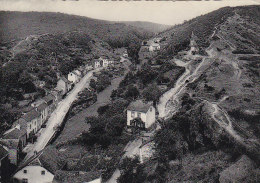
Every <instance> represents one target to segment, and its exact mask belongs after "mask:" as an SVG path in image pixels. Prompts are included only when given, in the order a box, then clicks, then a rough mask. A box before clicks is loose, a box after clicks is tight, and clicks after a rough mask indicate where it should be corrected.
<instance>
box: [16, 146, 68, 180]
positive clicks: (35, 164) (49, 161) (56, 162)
mask: <svg viewBox="0 0 260 183" xmlns="http://www.w3.org/2000/svg"><path fill="white" fill-rule="evenodd" d="M62 158H63V155H62V154H61V153H59V152H58V150H57V149H55V148H54V147H50V146H48V147H47V148H45V149H44V150H43V151H41V152H39V153H38V155H37V156H36V157H35V158H34V159H32V160H31V161H30V162H28V163H27V164H26V165H24V166H23V167H21V168H20V169H19V170H18V171H17V172H16V173H15V175H14V176H13V182H14V183H24V182H28V183H37V182H39V183H40V182H41V183H52V182H53V178H54V175H55V173H56V171H58V170H60V169H62V168H63V167H64V166H65V163H66V162H65V161H62Z"/></svg>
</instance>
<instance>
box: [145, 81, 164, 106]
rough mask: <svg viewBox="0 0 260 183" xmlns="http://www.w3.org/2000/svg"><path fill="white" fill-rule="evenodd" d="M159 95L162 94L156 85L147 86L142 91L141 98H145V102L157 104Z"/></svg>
mask: <svg viewBox="0 0 260 183" xmlns="http://www.w3.org/2000/svg"><path fill="white" fill-rule="evenodd" d="M161 94H162V92H161V90H160V89H159V88H158V86H157V85H156V84H152V85H149V86H148V87H147V88H145V89H144V91H143V97H144V98H145V100H146V101H154V102H157V101H158V100H159V97H160V96H161Z"/></svg>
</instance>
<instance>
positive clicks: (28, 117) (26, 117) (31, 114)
mask: <svg viewBox="0 0 260 183" xmlns="http://www.w3.org/2000/svg"><path fill="white" fill-rule="evenodd" d="M39 116H41V113H39V112H37V111H36V110H35V109H33V110H31V111H30V112H28V113H26V114H25V115H23V116H22V117H21V118H23V119H24V120H25V121H27V122H30V121H32V120H33V119H35V118H37V117H39Z"/></svg>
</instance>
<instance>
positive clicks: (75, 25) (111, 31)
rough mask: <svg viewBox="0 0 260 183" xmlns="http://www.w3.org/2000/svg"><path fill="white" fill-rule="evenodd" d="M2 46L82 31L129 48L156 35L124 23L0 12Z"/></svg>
mask: <svg viewBox="0 0 260 183" xmlns="http://www.w3.org/2000/svg"><path fill="white" fill-rule="evenodd" d="M0 27H1V30H0V35H1V37H0V42H9V41H12V40H20V39H24V38H26V37H27V36H29V35H41V34H46V33H49V34H56V33H64V32H68V31H75V30H76V31H83V32H84V33H87V34H89V35H91V36H93V37H94V38H99V39H101V40H103V41H106V42H108V43H109V44H110V45H111V46H114V47H121V46H127V44H128V43H129V42H130V41H133V40H134V41H140V40H142V39H144V38H147V37H150V36H151V35H152V34H153V33H151V32H147V31H145V30H144V29H140V28H136V27H133V26H126V25H125V24H122V23H114V22H109V21H103V20H97V19H92V18H87V17H81V16H75V15H67V14H62V13H48V12H47V13H45V12H44V13H43V12H6V11H2V12H0Z"/></svg>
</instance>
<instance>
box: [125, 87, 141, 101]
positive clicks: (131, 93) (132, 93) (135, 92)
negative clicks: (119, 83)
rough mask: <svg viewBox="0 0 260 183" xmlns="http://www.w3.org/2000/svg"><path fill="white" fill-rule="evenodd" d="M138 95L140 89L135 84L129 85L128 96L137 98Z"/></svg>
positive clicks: (126, 95)
mask: <svg viewBox="0 0 260 183" xmlns="http://www.w3.org/2000/svg"><path fill="white" fill-rule="evenodd" d="M138 95H139V91H138V89H137V88H136V87H135V86H133V85H130V86H128V88H127V91H126V93H125V97H126V98H129V97H130V98H133V99H135V98H137V97H138Z"/></svg>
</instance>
